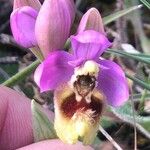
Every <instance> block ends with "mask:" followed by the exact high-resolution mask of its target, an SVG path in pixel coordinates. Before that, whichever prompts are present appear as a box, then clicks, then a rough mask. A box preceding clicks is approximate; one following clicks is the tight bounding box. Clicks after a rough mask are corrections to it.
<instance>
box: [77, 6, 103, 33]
mask: <svg viewBox="0 0 150 150" xmlns="http://www.w3.org/2000/svg"><path fill="white" fill-rule="evenodd" d="M84 30H95V31H97V32H101V33H105V32H104V26H103V23H102V18H101V15H100V13H99V11H98V10H97V9H96V8H91V9H89V10H88V11H87V12H86V13H85V14H84V15H83V17H82V19H81V21H80V24H79V27H78V31H77V32H78V33H80V32H83V31H84Z"/></svg>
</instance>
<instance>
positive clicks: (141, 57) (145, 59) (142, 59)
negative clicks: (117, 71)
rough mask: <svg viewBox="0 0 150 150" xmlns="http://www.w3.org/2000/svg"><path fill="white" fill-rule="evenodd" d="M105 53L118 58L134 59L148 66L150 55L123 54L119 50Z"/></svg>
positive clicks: (109, 50) (110, 50)
mask: <svg viewBox="0 0 150 150" xmlns="http://www.w3.org/2000/svg"><path fill="white" fill-rule="evenodd" d="M106 53H109V54H114V55H118V56H120V57H125V58H130V59H134V60H137V61H139V62H143V63H146V64H148V65H150V55H146V54H142V53H141V54H132V53H127V52H123V51H121V50H114V49H108V51H106Z"/></svg>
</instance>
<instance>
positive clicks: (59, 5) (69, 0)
mask: <svg viewBox="0 0 150 150" xmlns="http://www.w3.org/2000/svg"><path fill="white" fill-rule="evenodd" d="M74 15H75V11H74V2H73V0H45V1H44V3H43V5H42V7H41V9H40V12H39V15H38V17H37V21H36V26H35V34H36V38H37V41H38V45H39V47H40V48H41V50H42V52H43V54H44V56H45V57H47V55H48V54H49V52H50V51H54V50H56V49H62V48H63V46H64V44H65V42H66V40H67V39H68V37H69V34H70V28H71V24H72V22H73V19H74Z"/></svg>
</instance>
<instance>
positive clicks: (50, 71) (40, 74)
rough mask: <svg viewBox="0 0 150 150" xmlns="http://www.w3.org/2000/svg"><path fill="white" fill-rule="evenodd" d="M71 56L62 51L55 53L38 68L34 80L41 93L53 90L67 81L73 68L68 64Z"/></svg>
mask: <svg viewBox="0 0 150 150" xmlns="http://www.w3.org/2000/svg"><path fill="white" fill-rule="evenodd" d="M72 59H73V58H72V56H71V55H70V54H69V53H67V52H64V51H55V52H53V53H50V55H49V56H48V57H47V58H46V59H45V60H44V61H43V62H42V63H41V64H40V65H39V66H38V68H37V69H36V71H35V74H34V80H35V82H36V83H37V85H38V86H39V87H40V90H41V92H44V91H48V90H54V89H55V88H57V87H58V86H59V85H60V84H61V83H63V82H67V81H69V79H70V78H71V75H72V74H73V67H71V66H70V65H69V64H68V61H71V60H72Z"/></svg>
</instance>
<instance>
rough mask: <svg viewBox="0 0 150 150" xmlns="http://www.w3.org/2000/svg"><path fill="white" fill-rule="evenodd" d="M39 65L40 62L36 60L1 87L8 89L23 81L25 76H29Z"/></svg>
mask: <svg viewBox="0 0 150 150" xmlns="http://www.w3.org/2000/svg"><path fill="white" fill-rule="evenodd" d="M39 63H40V61H39V60H36V61H35V62H33V63H32V64H30V65H29V66H28V67H26V68H25V69H23V70H22V71H20V72H18V73H17V74H15V75H14V76H12V77H11V78H9V79H8V80H6V81H5V82H4V83H2V85H4V86H8V87H12V86H14V85H15V84H16V83H18V82H19V81H21V80H23V79H25V78H26V76H28V75H30V74H31V73H32V72H33V71H34V70H35V68H36V67H37V66H38V65H39Z"/></svg>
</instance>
